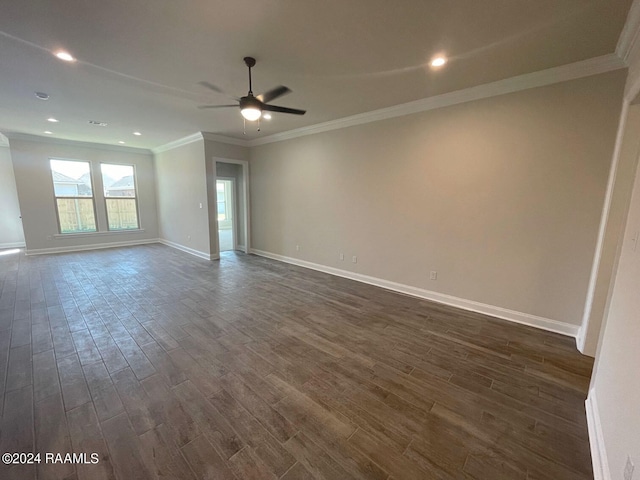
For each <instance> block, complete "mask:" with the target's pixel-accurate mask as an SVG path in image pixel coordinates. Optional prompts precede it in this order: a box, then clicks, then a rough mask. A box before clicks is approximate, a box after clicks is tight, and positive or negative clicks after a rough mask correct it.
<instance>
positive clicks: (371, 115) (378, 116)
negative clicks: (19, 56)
mask: <svg viewBox="0 0 640 480" xmlns="http://www.w3.org/2000/svg"><path fill="white" fill-rule="evenodd" d="M636 4H639V5H640V0H635V2H634V6H635V5H636ZM638 13H639V15H638V20H639V21H640V8H639V9H638ZM630 15H631V13H630ZM627 23H629V22H627ZM625 28H626V25H625ZM619 44H620V42H619ZM621 68H626V64H625V62H624V61H623V59H622V57H620V56H619V55H618V54H615V53H611V54H608V55H603V56H600V57H595V58H590V59H587V60H582V61H580V62H575V63H570V64H568V65H562V66H559V67H554V68H549V69H547V70H540V71H537V72H532V73H526V74H524V75H518V76H515V77H510V78H506V79H504V80H498V81H496V82H491V83H485V84H483V85H477V86H475V87H470V88H465V89H463V90H456V91H455V92H449V93H445V94H442V95H436V96H433V97H427V98H423V99H420V100H415V101H413V102H408V103H403V104H400V105H394V106H392V107H387V108H382V109H379V110H373V111H370V112H365V113H359V114H357V115H351V116H349V117H344V118H339V119H337V120H330V121H328V122H323V123H318V124H315V125H309V126H306V127H302V128H296V129H294V130H289V131H286V132H281V133H276V134H273V135H269V136H266V137H263V138H256V139H253V140H242V139H239V138H234V137H227V136H224V135H218V134H215V133H210V132H197V133H194V134H192V135H189V136H187V137H184V138H180V139H178V140H175V141H173V142H169V143H167V144H165V145H161V146H159V147H156V148H153V149H151V151H152V152H153V153H154V154H155V153H161V152H166V151H167V150H171V149H174V148H177V147H180V146H182V145H187V144H189V143H193V142H196V141H198V140H202V139H204V140H210V141H215V142H220V143H226V144H230V145H239V146H242V147H257V146H259V145H266V144H268V143H275V142H281V141H284V140H291V139H293V138H297V137H302V136H305V135H312V134H315V133H321V132H328V131H331V130H338V129H341V128H347V127H353V126H356V125H362V124H366V123H371V122H377V121H380V120H386V119H389V118H395V117H401V116H404V115H411V114H413V113H419V112H426V111H429V110H435V109H438V108H443V107H448V106H451V105H457V104H460V103H465V102H471V101H474V100H481V99H483V98H490V97H496V96H499V95H505V94H507V93H513V92H519V91H522V90H527V89H530V88H536V87H544V86H546V85H552V84H554V83H561V82H566V81H569V80H575V79H578V78H583V77H589V76H591V75H597V74H600V73H606V72H611V71H613V70H619V69H621Z"/></svg>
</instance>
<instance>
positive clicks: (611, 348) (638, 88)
mask: <svg viewBox="0 0 640 480" xmlns="http://www.w3.org/2000/svg"><path fill="white" fill-rule="evenodd" d="M633 8H634V9H637V10H640V2H637V1H636V2H634V6H633ZM636 38H637V37H636ZM629 59H630V65H629V77H628V79H627V84H626V88H625V98H626V100H627V101H629V102H631V103H633V104H634V106H631V107H630V108H629V113H628V116H627V123H628V125H629V126H630V128H628V129H627V130H626V131H625V136H624V139H623V144H626V143H629V142H632V143H635V142H636V141H637V139H638V138H640V127H639V126H638V123H637V116H638V115H640V113H639V110H640V105H638V99H639V98H640V42H635V45H634V46H633V48H632V51H631V55H630V56H629ZM634 99H635V101H633V100H634ZM628 137H629V138H628ZM630 175H631V177H633V176H634V175H633V174H631V173H630ZM615 193H616V192H614V195H615ZM622 231H623V235H622V238H621V239H620V240H621V241H620V242H618V245H619V248H618V252H617V258H616V261H615V262H614V267H615V271H614V275H613V286H612V289H611V291H610V294H609V299H608V302H607V304H606V307H605V318H604V321H603V326H602V330H601V335H600V342H599V345H598V351H597V355H596V360H595V364H594V371H593V376H592V379H591V389H590V391H589V398H588V400H587V404H588V406H589V407H590V409H589V410H590V411H592V412H593V416H591V417H590V419H589V427H590V429H589V434H590V438H591V440H592V446H593V448H592V457H594V459H597V460H599V464H600V465H602V469H603V470H604V475H603V476H602V478H612V479H613V478H623V473H624V469H625V464H626V461H627V457H630V458H631V461H632V462H633V463H634V464H635V472H634V478H636V477H637V476H638V473H639V472H638V469H639V468H640V409H639V407H638V405H639V399H640V375H639V374H638V366H639V365H640V348H638V340H639V339H640V293H639V288H638V286H639V285H640V245H639V243H640V238H639V237H640V234H639V233H638V232H640V169H637V166H636V172H635V180H634V184H633V191H632V194H631V201H630V207H629V210H628V214H627V216H626V219H625V225H624V227H623V230H622ZM599 428H601V430H600V431H598V429H599ZM607 468H608V471H607ZM598 474H599V472H598V471H596V475H598ZM600 477H601V476H600V475H598V476H597V477H596V478H600Z"/></svg>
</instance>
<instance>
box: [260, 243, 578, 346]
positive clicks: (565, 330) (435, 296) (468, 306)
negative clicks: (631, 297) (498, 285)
mask: <svg viewBox="0 0 640 480" xmlns="http://www.w3.org/2000/svg"><path fill="white" fill-rule="evenodd" d="M250 252H251V253H252V254H254V255H258V256H261V257H266V258H270V259H272V260H278V261H281V262H284V263H290V264H292V265H297V266H300V267H304V268H309V269H311V270H317V271H320V272H324V273H328V274H330V275H336V276H338V277H343V278H348V279H350V280H355V281H357V282H362V283H367V284H369V285H374V286H377V287H381V288H384V289H386V290H392V291H395V292H399V293H404V294H406V295H410V296H412V297H418V298H422V299H425V300H430V301H433V302H436V303H441V304H445V305H449V306H452V307H457V308H460V309H462V310H467V311H472V312H476V313H481V314H484V315H489V316H492V317H496V318H500V319H502V320H508V321H511V322H514V323H519V324H522V325H528V326H530V327H535V328H539V329H542V330H546V331H549V332H554V333H559V334H561V335H566V336H569V337H574V338H575V337H576V335H577V334H578V328H579V326H578V325H572V324H569V323H565V322H560V321H558V320H553V319H550V318H544V317H539V316H536V315H531V314H529V313H524V312H518V311H515V310H509V309H507V308H502V307H497V306H494V305H487V304H484V303H480V302H476V301H474V300H467V299H464V298H459V297H454V296H453V295H447V294H443V293H438V292H433V291H430V290H425V289H422V288H418V287H412V286H411V285H405V284H402V283H396V282H392V281H389V280H385V279H382V278H378V277H371V276H369V275H363V274H360V273H355V272H350V271H347V270H341V269H338V268H334V267H328V266H326V265H321V264H318V263H313V262H308V261H306V260H300V259H297V258H292V257H287V256H284V255H279V254H276V253H271V252H266V251H263V250H258V249H255V248H252V249H250Z"/></svg>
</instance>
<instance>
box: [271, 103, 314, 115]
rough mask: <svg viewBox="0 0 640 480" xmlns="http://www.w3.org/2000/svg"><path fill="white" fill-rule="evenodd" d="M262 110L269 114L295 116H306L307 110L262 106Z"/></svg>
mask: <svg viewBox="0 0 640 480" xmlns="http://www.w3.org/2000/svg"><path fill="white" fill-rule="evenodd" d="M262 110H267V111H269V112H280V113H292V114H294V115H304V114H305V113H307V111H306V110H298V109H297V108H287V107H278V106H276V105H266V104H265V105H262Z"/></svg>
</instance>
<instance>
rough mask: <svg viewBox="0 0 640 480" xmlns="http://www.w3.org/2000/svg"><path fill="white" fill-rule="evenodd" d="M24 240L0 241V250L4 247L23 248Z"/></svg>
mask: <svg viewBox="0 0 640 480" xmlns="http://www.w3.org/2000/svg"><path fill="white" fill-rule="evenodd" d="M24 247H25V243H24V242H13V243H0V250H2V249H4V248H24Z"/></svg>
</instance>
